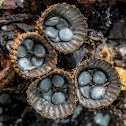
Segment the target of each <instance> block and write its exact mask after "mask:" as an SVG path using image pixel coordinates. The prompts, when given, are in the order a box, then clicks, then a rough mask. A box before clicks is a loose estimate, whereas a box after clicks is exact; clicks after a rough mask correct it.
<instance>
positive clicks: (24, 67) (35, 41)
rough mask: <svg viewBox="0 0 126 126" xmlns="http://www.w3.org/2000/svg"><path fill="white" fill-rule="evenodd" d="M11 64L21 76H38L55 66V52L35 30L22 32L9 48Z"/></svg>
mask: <svg viewBox="0 0 126 126" xmlns="http://www.w3.org/2000/svg"><path fill="white" fill-rule="evenodd" d="M9 52H10V59H11V61H12V63H13V66H14V68H15V70H16V72H18V73H19V74H20V75H21V76H22V77H29V78H30V77H39V76H43V75H45V74H47V73H48V72H50V71H51V70H52V69H54V68H55V66H56V63H57V54H56V52H55V50H54V49H53V47H52V46H51V45H50V44H49V43H48V42H47V40H45V39H44V38H43V37H42V36H41V35H39V34H38V33H36V32H27V33H23V34H21V35H20V36H18V37H17V39H15V40H14V43H13V44H12V45H11V49H10V51H9Z"/></svg>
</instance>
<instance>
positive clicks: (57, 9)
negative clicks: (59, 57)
mask: <svg viewBox="0 0 126 126" xmlns="http://www.w3.org/2000/svg"><path fill="white" fill-rule="evenodd" d="M36 28H37V30H38V32H39V33H40V34H42V35H44V36H45V37H46V38H47V39H48V40H49V42H50V43H51V44H52V45H53V47H54V48H55V49H56V50H58V51H59V52H62V53H64V54H67V53H71V52H73V51H75V50H77V49H78V48H79V47H80V46H81V45H82V44H83V43H84V42H85V38H86V36H87V23H86V19H85V18H84V16H83V15H82V14H81V12H80V11H79V9H77V8H76V7H75V6H74V5H69V4H66V3H62V4H60V3H58V4H55V5H52V6H50V7H48V8H47V9H46V10H45V12H43V13H42V15H41V17H40V18H39V20H37V27H36Z"/></svg>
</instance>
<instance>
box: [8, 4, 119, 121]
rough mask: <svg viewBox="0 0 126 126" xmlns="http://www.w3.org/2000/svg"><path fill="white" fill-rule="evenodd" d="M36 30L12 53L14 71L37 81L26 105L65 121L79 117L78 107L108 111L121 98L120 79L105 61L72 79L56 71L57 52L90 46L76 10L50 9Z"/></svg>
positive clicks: (81, 68)
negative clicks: (84, 45) (107, 108)
mask: <svg viewBox="0 0 126 126" xmlns="http://www.w3.org/2000/svg"><path fill="white" fill-rule="evenodd" d="M36 29H37V31H36V32H27V33H23V34H22V35H20V36H19V37H17V39H15V41H14V43H13V44H12V45H11V49H10V50H9V52H10V59H11V62H12V64H13V67H14V69H15V71H16V72H17V73H19V74H20V75H21V76H22V77H24V78H34V81H32V84H31V85H30V86H29V87H28V90H27V99H28V103H29V104H30V105H31V106H32V107H33V108H34V109H35V110H36V112H38V113H39V114H40V115H41V116H43V117H45V118H49V119H58V118H60V119H61V118H65V117H67V116H68V115H70V114H72V113H73V112H74V110H75V107H76V103H77V102H79V103H80V104H81V105H82V106H84V107H87V108H98V107H104V106H109V105H110V104H111V103H112V102H113V101H114V100H115V99H116V98H117V96H118V94H119V92H120V87H121V84H120V79H119V77H118V74H117V72H116V70H115V69H114V68H113V67H112V66H111V64H109V63H107V62H105V61H103V60H98V59H90V60H88V61H82V63H81V64H80V65H79V66H78V67H77V68H75V69H74V70H73V71H72V73H74V74H73V75H71V74H72V73H70V72H66V71H64V70H62V69H58V68H56V64H57V53H58V52H59V53H58V54H59V55H60V53H64V54H67V53H72V52H73V51H75V50H77V49H78V48H79V47H80V46H81V45H82V44H84V42H85V41H86V37H87V23H86V20H85V18H84V17H83V15H82V14H81V12H80V11H79V10H78V9H77V8H76V7H75V6H72V5H69V4H66V3H63V4H56V5H52V6H50V7H49V8H47V9H46V10H45V12H43V13H42V15H41V17H40V18H39V19H38V20H37V27H36ZM56 50H57V53H56ZM75 92H76V93H75ZM76 96H77V97H76Z"/></svg>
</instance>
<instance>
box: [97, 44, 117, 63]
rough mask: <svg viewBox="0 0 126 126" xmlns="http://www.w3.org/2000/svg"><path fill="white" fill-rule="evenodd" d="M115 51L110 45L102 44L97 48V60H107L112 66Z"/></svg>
mask: <svg viewBox="0 0 126 126" xmlns="http://www.w3.org/2000/svg"><path fill="white" fill-rule="evenodd" d="M115 55H116V54H115V51H114V49H113V47H112V46H111V45H110V44H106V43H105V44H100V45H99V46H98V47H97V48H96V52H95V58H96V59H101V60H105V61H107V62H109V63H111V64H113V63H114V57H115Z"/></svg>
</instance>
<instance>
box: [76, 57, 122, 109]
mask: <svg viewBox="0 0 126 126" xmlns="http://www.w3.org/2000/svg"><path fill="white" fill-rule="evenodd" d="M120 89H121V83H120V78H119V76H118V74H117V71H116V70H115V68H114V67H112V65H111V64H109V63H108V62H106V61H104V60H96V59H91V60H87V61H84V62H82V63H81V64H80V65H79V66H78V68H76V71H75V90H76V95H77V97H78V100H79V103H80V104H81V105H82V106H84V107H87V108H98V107H105V106H109V105H110V104H111V103H112V102H113V101H114V100H116V99H117V96H118V94H119V92H120Z"/></svg>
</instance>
